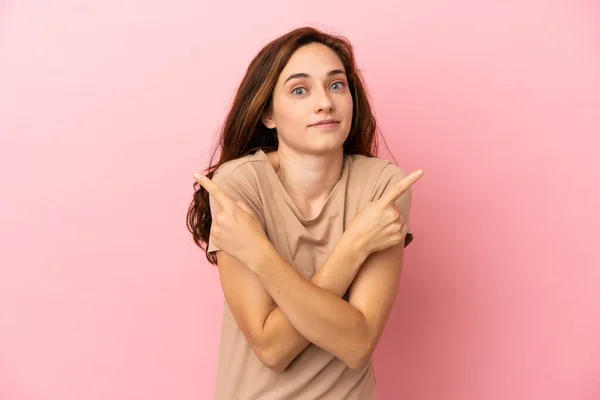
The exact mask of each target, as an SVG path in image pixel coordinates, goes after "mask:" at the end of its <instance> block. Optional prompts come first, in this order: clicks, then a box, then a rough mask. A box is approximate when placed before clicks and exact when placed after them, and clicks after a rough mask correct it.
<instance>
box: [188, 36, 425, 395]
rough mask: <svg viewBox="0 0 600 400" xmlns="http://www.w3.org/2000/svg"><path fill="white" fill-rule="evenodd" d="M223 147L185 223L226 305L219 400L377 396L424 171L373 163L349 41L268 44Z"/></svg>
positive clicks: (304, 39) (369, 121) (372, 141)
mask: <svg viewBox="0 0 600 400" xmlns="http://www.w3.org/2000/svg"><path fill="white" fill-rule="evenodd" d="M219 148H220V159H219V161H218V162H217V163H216V164H215V165H211V166H210V167H209V168H208V170H207V173H206V175H203V174H194V176H195V178H196V180H197V182H196V183H195V184H194V187H195V189H196V193H195V196H194V200H193V202H192V204H191V205H190V209H189V212H188V219H187V222H188V228H189V229H190V231H191V232H192V234H193V237H194V240H195V242H196V243H197V244H198V245H199V246H200V247H202V248H203V249H205V250H206V255H207V258H208V259H209V261H210V262H211V263H213V264H217V265H218V267H219V273H220V278H221V284H222V287H223V293H224V295H225V304H224V311H223V322H222V331H221V332H222V333H221V342H220V350H219V365H218V379H217V384H216V391H215V398H216V399H235V400H239V399H360V400H365V399H374V398H375V377H374V372H373V366H372V354H373V351H374V350H375V346H376V344H377V342H378V340H379V338H380V336H381V333H382V331H383V328H384V325H385V323H386V320H387V318H388V315H389V312H390V309H391V307H392V304H393V302H394V299H395V296H396V291H397V287H398V282H399V278H400V271H401V267H402V258H403V253H404V247H405V246H406V245H408V244H409V243H410V241H411V240H412V233H411V231H410V229H409V226H408V218H409V211H410V203H411V189H410V187H411V185H412V184H413V183H414V182H416V181H417V180H418V179H419V178H420V177H421V176H422V171H421V170H419V171H415V172H413V173H412V174H410V175H408V176H407V174H405V173H404V172H403V171H402V170H401V169H400V168H398V167H396V166H394V165H393V164H392V163H390V162H389V161H386V160H381V159H378V158H375V157H374V155H375V154H377V142H376V123H375V119H374V117H373V115H372V113H371V108H370V106H369V102H368V99H367V96H366V93H365V89H364V86H363V83H362V81H361V76H360V74H359V72H358V70H357V68H356V65H355V61H354V55H353V51H352V48H351V45H350V44H349V43H348V42H347V41H346V40H345V39H343V38H340V37H335V36H331V35H328V34H325V33H323V32H320V31H318V30H315V29H313V28H302V29H297V30H294V31H292V32H290V33H288V34H286V35H284V36H282V37H280V38H278V39H276V40H274V41H273V42H271V43H269V44H268V45H267V46H265V48H264V49H262V51H260V52H259V54H258V55H257V56H256V57H255V58H254V60H253V61H252V62H251V64H250V66H249V68H248V70H247V72H246V75H245V77H244V79H243V81H242V83H241V85H240V88H239V90H238V92H237V95H236V97H235V100H234V102H233V105H232V108H231V111H230V112H229V115H228V117H227V119H226V122H225V125H224V127H223V130H222V133H221V136H220V141H219Z"/></svg>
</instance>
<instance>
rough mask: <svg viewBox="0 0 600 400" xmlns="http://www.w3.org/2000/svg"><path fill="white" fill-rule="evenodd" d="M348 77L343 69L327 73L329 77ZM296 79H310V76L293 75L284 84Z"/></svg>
mask: <svg viewBox="0 0 600 400" xmlns="http://www.w3.org/2000/svg"><path fill="white" fill-rule="evenodd" d="M340 74H341V75H346V73H345V72H344V71H343V70H341V69H334V70H331V71H329V72H328V73H327V76H333V75H340ZM296 78H310V75H308V74H306V73H304V72H299V73H297V74H292V75H290V76H288V78H287V79H286V80H285V82H283V83H284V84H285V83H287V81H289V80H291V79H296Z"/></svg>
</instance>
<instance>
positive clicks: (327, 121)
mask: <svg viewBox="0 0 600 400" xmlns="http://www.w3.org/2000/svg"><path fill="white" fill-rule="evenodd" d="M339 123H340V121H338V120H335V119H325V120H323V121H319V122H317V123H315V124H312V125H309V126H324V127H325V126H334V125H337V124H339Z"/></svg>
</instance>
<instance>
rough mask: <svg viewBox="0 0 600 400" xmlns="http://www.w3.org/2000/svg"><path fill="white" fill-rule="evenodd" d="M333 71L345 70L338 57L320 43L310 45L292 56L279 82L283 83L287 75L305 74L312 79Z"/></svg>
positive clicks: (301, 48)
mask: <svg viewBox="0 0 600 400" xmlns="http://www.w3.org/2000/svg"><path fill="white" fill-rule="evenodd" d="M334 69H341V70H345V68H344V64H342V61H341V60H340V58H339V57H338V55H337V54H336V53H335V51H333V50H332V49H330V48H329V47H327V46H325V45H324V44H321V43H311V44H307V45H305V46H302V47H300V48H299V49H298V50H296V51H295V52H294V54H292V56H291V57H290V60H289V61H288V63H287V64H286V66H285V67H284V68H283V71H281V75H280V81H284V80H285V79H286V78H287V76H288V75H291V74H296V73H306V74H308V75H310V76H312V77H313V78H317V77H320V76H326V74H327V73H328V72H329V71H331V70H334Z"/></svg>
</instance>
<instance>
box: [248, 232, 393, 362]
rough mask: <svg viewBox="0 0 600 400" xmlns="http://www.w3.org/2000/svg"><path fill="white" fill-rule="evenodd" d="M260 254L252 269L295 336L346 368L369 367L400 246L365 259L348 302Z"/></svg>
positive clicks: (266, 253) (275, 255) (387, 307)
mask: <svg viewBox="0 0 600 400" xmlns="http://www.w3.org/2000/svg"><path fill="white" fill-rule="evenodd" d="M261 253H262V254H264V255H263V257H262V260H261V261H259V264H258V265H256V266H254V267H253V270H255V271H256V273H257V275H258V276H259V278H260V281H261V283H262V284H263V285H264V287H265V289H266V290H267V292H268V293H269V294H270V295H271V297H272V298H273V300H274V301H275V303H277V304H278V305H279V308H280V309H281V311H282V312H283V313H284V314H285V316H287V318H288V319H289V322H290V323H291V324H292V325H293V326H294V327H295V328H296V329H297V330H298V332H299V333H300V334H301V335H302V336H303V337H305V338H306V340H309V341H311V342H313V343H314V344H316V345H317V346H319V347H321V348H323V349H325V350H327V351H329V352H330V353H332V354H333V355H335V356H336V357H338V358H339V359H341V360H342V361H344V362H345V363H346V364H347V365H348V366H349V367H351V368H361V367H362V366H364V365H365V363H367V362H369V360H370V358H371V355H372V354H373V351H374V349H375V346H376V344H377V342H378V341H379V338H380V337H381V333H382V331H383V328H384V326H385V323H386V321H387V318H388V315H389V312H390V310H391V307H392V305H393V303H394V300H395V297H396V292H397V287H398V281H399V279H400V271H401V266H402V258H403V255H404V243H403V242H402V243H400V244H397V245H395V246H393V247H391V248H389V249H386V250H383V251H380V252H377V253H373V254H372V255H371V256H369V257H368V258H367V259H366V261H365V263H364V264H363V265H362V267H361V269H360V272H359V273H358V275H357V276H356V279H355V282H354V283H353V284H352V288H351V292H350V302H349V303H347V302H345V301H344V300H342V299H341V298H339V297H338V296H336V295H334V294H333V293H331V292H329V291H327V290H324V289H322V288H319V287H317V286H315V285H313V284H311V283H310V282H309V281H307V280H306V279H304V278H303V277H302V276H301V275H300V274H299V273H298V272H297V271H296V270H294V269H293V268H292V267H291V266H290V265H289V264H287V263H286V262H285V260H283V259H282V258H281V256H280V255H279V254H278V253H277V252H276V251H274V249H272V250H266V251H264V252H261Z"/></svg>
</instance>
